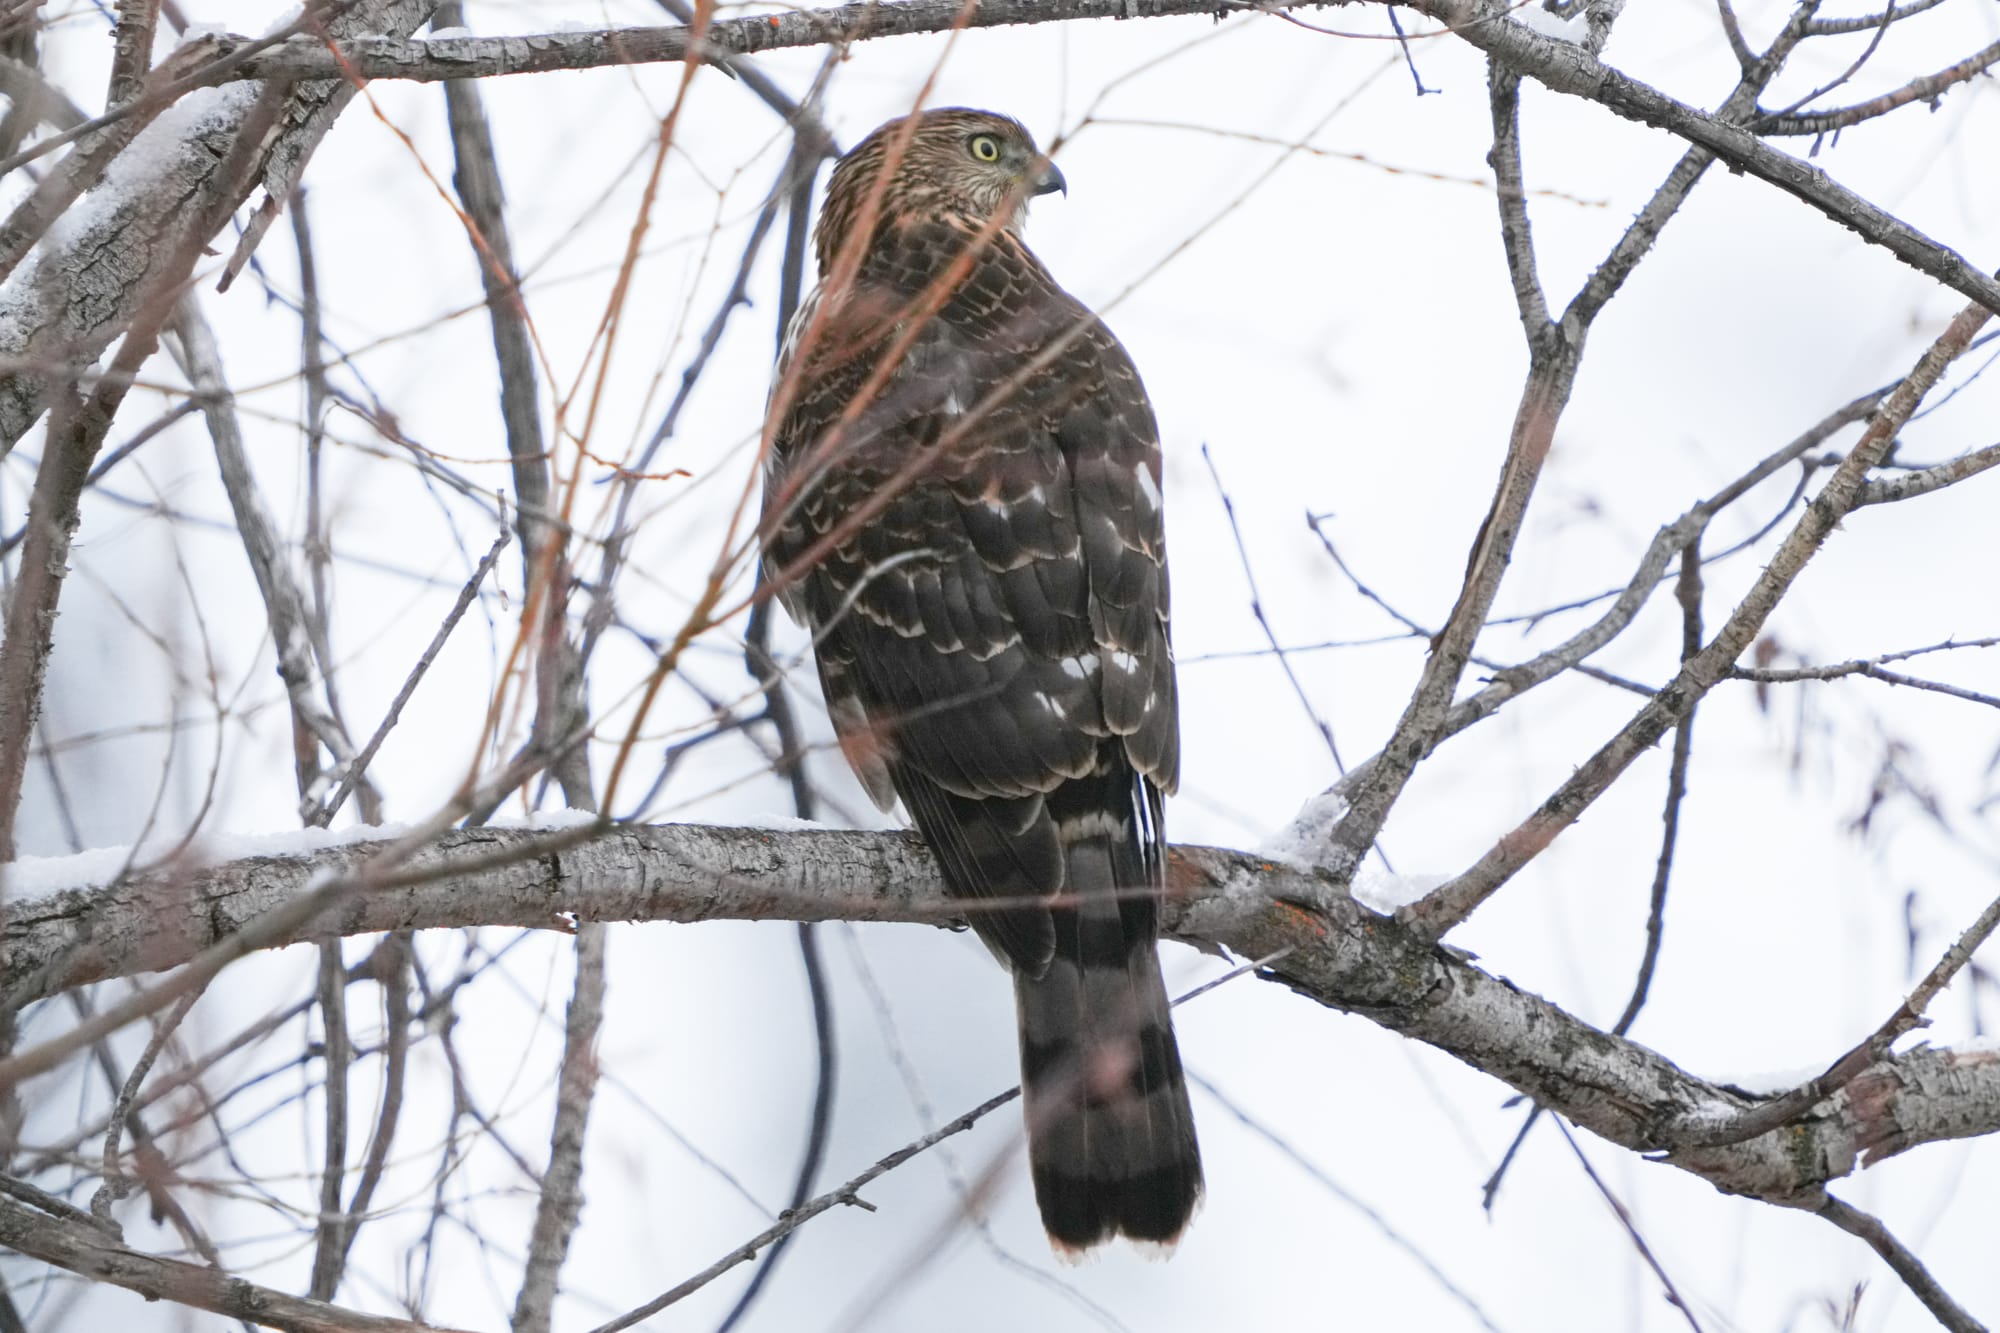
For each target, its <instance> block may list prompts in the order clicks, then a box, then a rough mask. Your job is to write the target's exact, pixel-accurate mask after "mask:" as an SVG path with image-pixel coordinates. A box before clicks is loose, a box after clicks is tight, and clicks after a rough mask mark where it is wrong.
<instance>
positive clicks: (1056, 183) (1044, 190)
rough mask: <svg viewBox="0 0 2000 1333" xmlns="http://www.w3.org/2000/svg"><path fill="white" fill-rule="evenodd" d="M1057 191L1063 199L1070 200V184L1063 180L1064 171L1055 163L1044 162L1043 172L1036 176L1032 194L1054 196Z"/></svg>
mask: <svg viewBox="0 0 2000 1333" xmlns="http://www.w3.org/2000/svg"><path fill="white" fill-rule="evenodd" d="M1057 191H1061V192H1062V194H1063V197H1064V198H1068V197H1069V182H1068V181H1066V180H1064V179H1063V174H1062V171H1061V170H1060V169H1059V168H1058V167H1057V166H1056V164H1055V163H1053V162H1049V161H1046V160H1044V161H1043V163H1042V169H1041V171H1040V172H1038V173H1036V175H1035V183H1034V187H1033V189H1032V190H1031V191H1030V193H1032V194H1054V193H1056V192H1057Z"/></svg>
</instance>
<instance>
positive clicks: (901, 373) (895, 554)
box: [763, 108, 1202, 1250]
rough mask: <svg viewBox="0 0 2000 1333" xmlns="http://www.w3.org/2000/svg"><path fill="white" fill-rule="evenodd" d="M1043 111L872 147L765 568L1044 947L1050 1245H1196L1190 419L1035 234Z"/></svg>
mask: <svg viewBox="0 0 2000 1333" xmlns="http://www.w3.org/2000/svg"><path fill="white" fill-rule="evenodd" d="M1062 186H1063V180H1062V176H1061V174H1060V173H1059V172H1056V171H1055V169H1054V168H1053V167H1052V166H1050V165H1049V163H1048V161H1047V159H1046V158H1044V157H1043V156H1042V155H1041V154H1040V153H1039V152H1038V151H1037V150H1036V148H1035V144H1034V141H1033V139H1032V138H1031V137H1030V136H1029V134H1028V132H1027V131H1026V130H1025V129H1023V128H1022V127H1021V126H1020V125H1019V124H1018V123H1016V122H1014V121H1012V120H1009V119H1007V118H1006V117H1004V116H998V115H994V114H992V113H990V112H985V111H972V110H965V109H956V108H955V109H949V110H941V111H929V112H923V113H921V114H919V115H917V116H916V117H914V118H905V119H904V120H898V121H891V122H890V123H888V124H887V125H884V126H882V127H881V128H880V129H878V130H876V131H875V132H874V133H873V134H871V135H869V136H868V138H867V139H865V140H863V141H862V143H861V144H860V145H859V146H857V147H856V148H855V149H854V151H853V152H851V153H849V154H848V155H847V156H846V157H844V158H843V159H841V161H840V163H839V164H838V165H837V166H836V167H835V168H834V171H833V176H832V180H831V182H830V183H829V185H828V188H827V201H826V207H825V209H824V211H823V213H822V215H821V219H820V224H819V230H818V232H817V235H816V237H815V246H816V249H817V252H818V257H819V267H820V287H819V289H818V290H816V291H815V292H814V293H813V295H812V297H811V298H810V299H809V301H808V302H807V304H806V306H805V307H804V309H803V310H802V311H801V314H800V317H799V319H798V320H797V321H796V322H795V324H794V332H793V335H792V339H791V340H790V342H788V345H787V350H786V355H785V356H784V357H783V358H781V361H780V371H779V378H778V387H777V389H776V391H775V393H774V401H773V410H774V411H776V412H777V413H778V414H779V416H778V420H777V423H776V427H775V435H774V441H773V448H772V451H771V457H770V464H769V469H768V472H767V476H766V479H765V501H764V505H765V511H764V524H763V533H764V542H765V551H764V564H765V571H766V574H767V577H769V578H771V579H772V580H773V582H774V583H776V584H777V585H778V587H779V594H780V596H781V597H782V598H783V600H784V603H785V605H786V606H787V607H788V608H789V609H790V610H791V612H792V614H793V615H794V616H795V617H796V618H797V619H798V620H799V621H800V622H801V623H803V624H805V625H806V626H808V627H809V628H811V629H812V630H813V631H814V633H815V636H816V639H817V647H816V651H815V656H816V658H817V660H818V664H819V672H820V682H821V684H822V685H823V687H824V688H825V691H826V700H827V707H828V709H829V711H830V712H831V714H832V717H833V722H834V726H835V728H836V730H837V731H838V733H839V735H840V739H841V745H842V748H843V750H844V751H845V752H846V754H847V757H848V759H849V761H850V762H851V763H852V764H853V766H854V769H855V771H856V772H857V773H858V774H859V775H860V777H861V780H862V782H863V783H864V784H865V785H866V787H867V788H868V791H869V793H870V795H872V796H873V797H874V798H875V800H876V801H877V802H878V803H880V804H881V805H883V806H884V807H885V808H887V807H888V806H889V805H891V804H893V803H894V801H895V799H896V798H897V797H900V798H901V799H902V801H903V804H904V806H905V808H907V809H908V811H909V812H910V816H911V818H912V819H913V820H915V822H916V825H917V828H918V829H919V830H920V831H921V832H922V834H923V836H924V839H925V841H926V842H928V843H929V844H930V846H931V848H932V850H933V851H935V852H936V854H937V857H938V862H939V864H940V866H941V868H942V870H943V873H944V879H945V887H946V888H947V889H948V890H949V891H950V892H951V893H953V894H954V895H957V896H959V897H962V898H965V899H968V900H973V901H971V902H969V903H968V907H967V913H966V914H967V917H968V919H969V920H971V922H972V924H973V927H974V929H976V930H977V931H978V932H979V934H980V936H981V937H982V938H983V939H984V940H985V941H986V942H987V944H988V945H989V946H991V947H992V949H993V951H994V952H995V953H996V954H998V955H999V956H1000V957H1001V958H1002V959H1003V960H1004V961H1005V962H1006V963H1007V964H1008V966H1009V967H1010V968H1011V969H1012V970H1013V973H1014V979H1015V996H1016V1000H1017V1005H1018V1010H1019V1016H1020V1031H1021V1072H1022V1083H1023V1085H1024V1087H1025V1088H1026V1093H1027V1096H1026V1105H1027V1120H1028V1139H1029V1148H1028V1155H1029V1162H1030V1166H1031V1168H1032V1171H1033V1174H1034V1180H1035V1193H1036V1197H1037V1199H1038V1200H1039V1202H1040V1205H1041V1211H1042V1219H1043V1222H1044V1224H1045V1225H1046V1226H1047V1228H1048V1231H1049V1235H1050V1238H1051V1239H1052V1241H1053V1242H1054V1243H1055V1244H1056V1245H1057V1246H1058V1247H1059V1248H1062V1249H1065V1250H1078V1249H1083V1248H1085V1247H1088V1246H1090V1245H1094V1244H1096V1243H1098V1242H1099V1241H1102V1240H1105V1239H1107V1238H1109V1237H1111V1236H1115V1235H1121V1234H1122V1235H1125V1236H1129V1237H1132V1238H1134V1239H1136V1240H1141V1241H1156V1242H1172V1241H1173V1240H1175V1239H1176V1238H1177V1237H1178V1236H1179V1235H1180V1233H1181V1231H1182V1229H1183V1228H1184V1227H1185V1226H1186V1225H1187V1222H1188V1218H1189V1217H1190V1215H1191V1214H1192V1213H1193V1211H1194V1207H1195V1204H1196V1202H1197V1201H1198V1200H1199V1198H1200V1196H1201V1189H1202V1177H1201V1159H1200V1154H1199V1152H1198V1150H1197V1148H1196V1144H1195V1134H1194V1120H1193V1114H1192V1112H1191V1110H1190V1108H1189V1106H1188V1097H1187V1088H1186V1085H1185V1082H1184V1081H1183V1078H1182V1074H1181V1066H1180V1055H1179V1052H1178V1050H1177V1048H1176V1046H1175V1043H1174V1035H1173V1024H1172V1020H1171V1017H1170V1015H1169V1013H1168V1009H1167V995H1166V988H1165V985H1164V983H1163V982H1162V981H1161V978H1160V965H1159V959H1158V955H1157V952H1156V948H1155V944H1156V940H1157V938H1158V935H1159V922H1158V906H1159V897H1160V894H1161V893H1162V892H1163V891H1164V887H1165V861H1166V833H1165V827H1164V822H1163V815H1162V801H1163V797H1164V794H1165V793H1167V792H1170V791H1172V790H1173V789H1174V786H1175V784H1176V782H1177V780H1178V776H1179V764H1180V757H1179V755H1180V751H1179V745H1180V742H1179V725H1178V720H1177V707H1176V695H1175V684H1174V663H1173V651H1172V648H1171V645H1170V643H1169V637H1168V623H1167V611H1168V595H1167V571H1166V540H1165V530H1164V527H1163V524H1162V517H1161V506H1160V447H1159V433H1158V429H1157V427H1156V426H1155V424H1154V420H1153V412H1152V407H1151V405H1150V403H1149V402H1148V400H1147V397H1146V391H1145V388H1144V386H1143V385H1142V384H1141V383H1140V381H1139V375H1138V372H1137V370H1135V369H1134V368H1133V365H1132V361H1131V358H1130V357H1128V356H1127V355H1126V353H1125V349H1124V348H1123V347H1121V346H1120V345H1119V343H1118V340H1117V339H1116V338H1114V337H1113V336H1112V335H1111V332H1110V331H1109V330H1108V329H1106V328H1105V327H1104V325H1103V324H1102V323H1101V322H1099V320H1098V319H1097V317H1096V316H1095V315H1093V314H1092V313H1091V312H1090V311H1089V310H1088V309H1086V308H1085V307H1084V306H1083V305H1082V304H1081V303H1079V302H1078V301H1077V300H1076V299H1075V298H1074V297H1072V296H1070V295H1069V294H1068V293H1067V292H1065V291H1064V290H1063V289H1062V288H1061V287H1059V286H1057V285H1056V282H1055V280H1054V279H1053V278H1051V277H1050V276H1049V273H1048V270H1046V269H1045V268H1043V267H1042V265H1041V262H1040V261H1039V260H1037V259H1036V258H1035V256H1034V254H1033V253H1032V252H1031V251H1029V250H1028V248H1027V246H1026V244H1025V242H1024V241H1023V240H1022V238H1021V232H1022V228H1023V226H1024V225H1025V222H1026V219H1027V201H1028V199H1029V197H1030V196H1031V195H1034V194H1041V193H1046V192H1048V191H1049V190H1053V189H1058V188H1062Z"/></svg>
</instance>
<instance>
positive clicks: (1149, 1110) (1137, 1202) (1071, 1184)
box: [1014, 825, 1202, 1251]
mask: <svg viewBox="0 0 2000 1333" xmlns="http://www.w3.org/2000/svg"><path fill="white" fill-rule="evenodd" d="M1100 829H1101V830H1102V831H1100V830H1092V831H1091V832H1089V833H1086V834H1084V835H1082V836H1080V837H1077V838H1075V840H1071V838H1070V837H1068V836H1065V838H1064V841H1065V842H1066V843H1067V844H1068V845H1067V846H1066V847H1065V848H1064V859H1065V863H1066V871H1067V874H1066V879H1067V885H1066V889H1067V893H1068V894H1069V895H1071V896H1072V898H1073V903H1074V905H1071V906H1065V907H1062V908H1058V909H1056V910H1055V911H1054V913H1053V915H1054V917H1055V928H1056V949H1055V957H1054V958H1053V959H1052V960H1051V961H1050V963H1049V966H1048V969H1047V970H1046V971H1045V972H1044V973H1043V974H1042V975H1041V976H1039V977H1030V976H1027V975H1025V974H1023V973H1019V972H1017V973H1016V974H1015V979H1014V996H1015V1001H1016V1004H1017V1007H1018V1009H1019V1013H1020V1023H1021V1082H1022V1086H1023V1087H1024V1089H1025V1091H1026V1106H1027V1123H1028V1163H1029V1166H1030V1168H1031V1169H1032V1171H1033V1174H1034V1179H1035V1197H1036V1200H1037V1201H1038V1202H1039V1203H1040V1204H1041V1210H1042V1224H1043V1225H1044V1226H1045V1227H1046V1228H1047V1229H1048V1233H1049V1239H1050V1241H1051V1242H1052V1243H1053V1244H1054V1245H1055V1246H1056V1248H1057V1249H1059V1250H1064V1251H1080V1250H1083V1249H1086V1248H1088V1247H1090V1246H1092V1245H1095V1244H1097V1243H1098V1242H1100V1241H1103V1240H1107V1239H1109V1238H1110V1237H1112V1236H1117V1235H1124V1236H1127V1237H1130V1238H1131V1239H1133V1240H1138V1241H1150V1242H1156V1243H1161V1244H1172V1243H1173V1242H1174V1241H1175V1240H1177V1239H1178V1238H1179V1237H1180V1233H1181V1231H1182V1229H1183V1228H1184V1227H1186V1226H1187V1223H1188V1219H1189V1218H1190V1217H1191V1216H1192V1215H1193V1213H1194V1208H1195V1204H1196V1202H1197V1201H1198V1200H1199V1199H1200V1198H1201V1190H1202V1179H1201V1153H1200V1150H1199V1148H1197V1146H1196V1144H1195V1135H1194V1114H1193V1111H1192V1109H1191V1108H1190V1107H1189V1105H1188V1094H1187V1083H1186V1082H1185V1080H1184V1079H1183V1077H1182V1075H1181V1058H1180V1050H1179V1048H1178V1047H1177V1046H1176V1045H1175V1044H1174V1028H1173V1019H1172V1016H1171V1015H1170V1014H1169V1012H1168V1009H1167V990H1166V983H1165V982H1164V981H1163V980H1162V979H1161V977H1160V960H1159V955H1158V953H1157V951H1156V948H1155V943H1154V941H1155V939H1156V938H1157V936H1158V924H1157V916H1158V906H1157V903H1156V901H1155V899H1154V897H1153V896H1152V895H1151V894H1148V893H1144V892H1134V890H1135V889H1143V888H1144V887H1145V879H1146V878H1148V877H1147V876H1145V875H1143V874H1141V875H1134V874H1133V873H1132V869H1133V867H1134V865H1135V863H1136V862H1137V861H1138V860H1139V859H1140V858H1139V857H1138V856H1135V855H1133V854H1132V853H1133V850H1134V849H1132V848H1130V847H1129V846H1128V845H1127V843H1128V842H1129V840H1130V839H1131V837H1132V833H1131V831H1130V829H1129V828H1119V829H1118V830H1117V831H1115V832H1114V831H1111V830H1109V829H1102V826H1101V825H1100ZM1114 865H1116V866H1118V867H1119V868H1120V869H1123V870H1124V871H1125V872H1126V873H1125V874H1122V875H1121V874H1118V873H1116V872H1115V871H1114ZM1135 878H1136V879H1138V880H1139V883H1138V884H1136V885H1135V884H1133V882H1132V881H1133V880H1134V879H1135ZM1120 884H1123V885H1125V886H1126V888H1125V892H1124V893H1123V894H1122V895H1121V894H1120V893H1117V892H1114V889H1115V888H1116V886H1118V885H1120Z"/></svg>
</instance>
